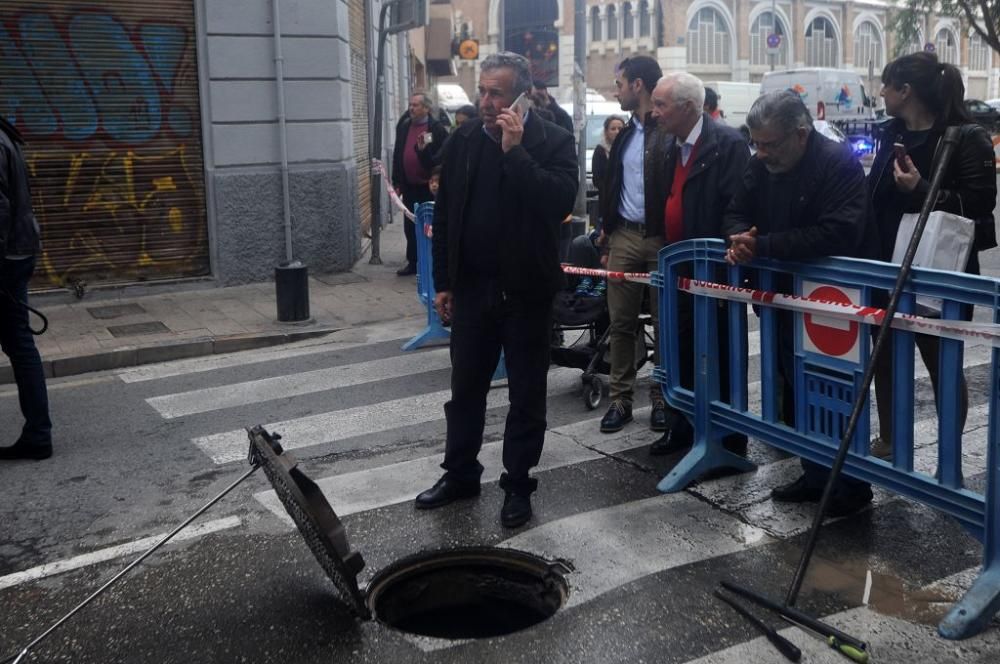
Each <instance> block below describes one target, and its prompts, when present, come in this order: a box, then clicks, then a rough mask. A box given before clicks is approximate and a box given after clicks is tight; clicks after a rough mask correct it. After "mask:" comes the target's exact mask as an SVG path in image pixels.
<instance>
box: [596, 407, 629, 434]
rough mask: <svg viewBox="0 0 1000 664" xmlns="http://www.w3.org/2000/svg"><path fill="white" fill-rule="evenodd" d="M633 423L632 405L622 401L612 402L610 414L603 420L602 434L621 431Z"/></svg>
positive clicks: (606, 414)
mask: <svg viewBox="0 0 1000 664" xmlns="http://www.w3.org/2000/svg"><path fill="white" fill-rule="evenodd" d="M631 421H632V404H630V403H627V402H625V401H622V400H620V399H618V400H615V401H612V402H611V407H610V408H608V412H607V413H605V414H604V417H602V418H601V433H614V432H616V431H621V430H622V429H624V428H625V425H626V424H628V423H629V422H631Z"/></svg>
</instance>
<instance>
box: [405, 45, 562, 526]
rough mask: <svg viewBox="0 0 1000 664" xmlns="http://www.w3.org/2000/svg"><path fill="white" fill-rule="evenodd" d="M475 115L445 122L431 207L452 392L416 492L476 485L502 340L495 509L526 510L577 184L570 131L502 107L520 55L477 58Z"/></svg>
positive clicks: (452, 495) (523, 82)
mask: <svg viewBox="0 0 1000 664" xmlns="http://www.w3.org/2000/svg"><path fill="white" fill-rule="evenodd" d="M480 70H481V74H480V79H479V96H480V102H479V108H480V119H476V120H467V121H466V122H465V123H463V124H462V126H461V127H459V128H458V129H457V130H456V131H455V133H454V134H452V136H451V138H450V140H449V141H448V146H447V149H446V154H445V155H444V159H443V164H442V171H441V183H440V188H439V190H438V197H437V204H436V209H435V212H434V226H433V229H434V244H433V251H434V287H435V289H436V290H437V296H436V298H435V302H434V304H435V306H436V307H437V310H438V313H439V314H440V316H441V318H442V319H443V320H444V321H446V322H447V321H450V322H451V363H452V377H451V393H452V398H451V401H449V402H448V403H447V404H446V405H445V408H444V410H445V418H446V420H447V423H448V436H447V442H446V446H445V454H444V463H443V464H442V468H444V469H445V471H446V472H445V474H444V476H443V477H442V478H441V479H440V480H439V481H438V482H437V483H436V484H435V485H434V486H433V487H432V488H430V489H428V490H427V491H424V492H423V493H421V494H420V495H419V496H417V498H416V507H417V508H418V509H432V508H436V507H440V506H442V505H447V504H448V503H451V502H453V501H455V500H457V499H460V498H470V497H473V496H477V495H479V481H480V476H481V475H482V472H483V467H482V465H481V464H480V463H479V461H478V460H477V457H478V454H479V450H480V448H481V447H482V443H483V427H484V425H485V418H486V395H487V393H488V392H489V389H490V379H491V376H492V375H493V371H494V369H495V368H496V365H497V361H498V360H499V358H500V351H501V349H503V352H504V355H505V358H506V367H507V377H508V386H509V390H510V411H509V412H508V414H507V425H506V428H505V429H504V442H503V464H504V468H505V470H506V472H505V473H504V474H503V475H502V476H501V478H500V486H501V488H502V489H503V490H504V491H505V493H506V499H505V500H504V506H503V509H502V510H501V512H500V520H501V523H503V525H504V526H506V527H508V528H513V527H517V526H519V525H522V524H523V523H525V522H527V521H528V520H529V519H530V518H531V500H530V496H531V493H532V492H533V491H534V490H535V488H536V485H537V480H535V479H534V478H529V476H528V472H529V470H530V469H531V468H533V467H534V466H536V465H537V464H538V460H539V458H540V456H541V452H542V443H543V441H544V438H545V426H546V421H545V407H546V401H545V400H546V377H547V374H548V368H549V341H550V338H551V333H552V323H551V308H552V297H553V295H554V294H555V293H556V291H557V290H559V289H560V288H561V287H562V285H563V283H564V280H563V275H562V271H561V269H560V266H559V226H560V223H561V222H562V220H563V219H564V218H565V217H566V216H567V215H568V214H569V213H570V212H571V211H572V209H573V203H574V201H575V199H576V190H577V160H576V147H575V145H574V142H573V137H572V136H571V135H570V134H569V133H567V132H566V131H564V130H562V129H561V128H559V127H557V126H556V125H554V124H552V123H549V122H546V121H544V120H542V119H541V118H539V117H538V115H537V113H535V112H533V111H528V113H527V114H526V115H525V116H524V117H523V118H522V117H521V115H520V114H519V113H517V112H516V111H515V110H513V109H511V108H510V105H511V104H512V103H513V102H514V100H515V99H516V98H517V96H518V95H519V94H520V93H522V92H524V91H527V90H529V89H530V88H531V77H530V69H529V65H528V61H527V59H525V58H524V57H523V56H520V55H517V54H514V53H498V54H495V55H491V56H489V57H488V58H486V59H485V60H484V61H483V63H482V65H481V66H480Z"/></svg>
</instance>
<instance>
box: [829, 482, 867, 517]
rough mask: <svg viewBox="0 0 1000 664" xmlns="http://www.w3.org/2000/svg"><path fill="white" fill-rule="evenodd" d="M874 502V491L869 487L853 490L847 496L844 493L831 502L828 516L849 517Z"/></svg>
mask: <svg viewBox="0 0 1000 664" xmlns="http://www.w3.org/2000/svg"><path fill="white" fill-rule="evenodd" d="M870 502H872V490H871V487H868V486H859V487H857V488H856V489H851V490H850V492H849V493H847V495H843V492H842V493H841V494H840V495H838V496H837V497H835V498H834V499H833V500H831V501H830V504H829V505H827V508H826V516H834V517H837V516H847V515H849V514H854V513H855V512H857V511H859V510H861V509H864V508H865V507H866V506H867V505H868V504H869V503H870Z"/></svg>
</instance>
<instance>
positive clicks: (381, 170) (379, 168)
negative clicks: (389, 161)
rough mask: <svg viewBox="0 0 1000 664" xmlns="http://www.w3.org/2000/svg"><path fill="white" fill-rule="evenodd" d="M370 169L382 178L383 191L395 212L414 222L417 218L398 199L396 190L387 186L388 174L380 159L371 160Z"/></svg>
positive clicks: (401, 200)
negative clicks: (387, 195) (386, 193)
mask: <svg viewBox="0 0 1000 664" xmlns="http://www.w3.org/2000/svg"><path fill="white" fill-rule="evenodd" d="M372 168H374V169H375V172H376V173H378V174H379V175H381V176H382V182H384V183H385V190H386V192H388V194H389V200H390V201H391V202H392V204H393V206H395V208H396V209H397V210H399V211H400V212H402V213H403V215H404V216H405V217H406V218H407V219H409V220H410V221H416V219H417V217H416V216H415V215H414V214H413V212H411V211H410V209H409V208H407V207H406V203H404V202H403V199H401V198H400V197H399V194H397V193H396V190H395V189H393V188H392V187H390V186H389V174H388V173H387V172H386V170H385V164H383V163H382V160H381V159H372Z"/></svg>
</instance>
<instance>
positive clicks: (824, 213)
mask: <svg viewBox="0 0 1000 664" xmlns="http://www.w3.org/2000/svg"><path fill="white" fill-rule="evenodd" d="M789 186H793V187H794V190H791V191H789V190H788V189H787V187H789ZM778 201H780V202H784V201H787V203H788V206H789V207H787V208H785V209H777V207H776V202H778ZM872 221H873V220H872V216H871V205H870V203H869V199H868V195H867V190H866V188H865V172H864V169H863V168H862V167H861V163H860V162H859V161H858V159H857V158H856V157H855V156H854V154H853V153H852V152H851V150H850V148H849V147H848V146H847V145H846V144H842V143H837V142H835V141H832V140H830V139H828V138H826V137H825V136H822V135H821V134H820V133H819V132H817V131H812V132H810V134H809V140H808V143H807V145H806V152H805V155H804V156H803V157H802V160H801V161H800V162H799V164H798V165H797V166H796V167H795V169H794V170H793V172H792V173H791V174H783V176H779V177H775V176H772V175H771V174H770V173H769V172H768V171H767V169H766V168H765V167H764V163H763V162H762V161H760V160H759V159H756V158H753V159H751V160H750V163H749V165H748V166H747V169H746V172H745V174H744V177H743V184H742V186H741V187H740V188H739V189H738V191H737V194H736V197H735V198H734V199H733V201H732V202H731V203H730V204H729V208H728V209H727V210H726V214H725V217H724V219H723V223H722V232H723V235H724V236H729V235H732V234H734V233H742V232H744V231H747V230H749V229H750V228H751V227H753V226H756V227H757V233H758V235H757V255H758V256H760V257H761V258H776V259H779V260H808V259H811V258H819V257H821V256H853V257H856V258H875V257H876V255H875V253H876V244H877V242H878V240H877V237H876V235H875V227H874V223H872Z"/></svg>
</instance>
